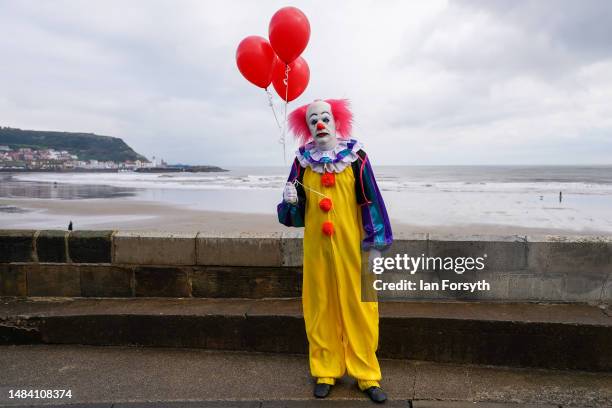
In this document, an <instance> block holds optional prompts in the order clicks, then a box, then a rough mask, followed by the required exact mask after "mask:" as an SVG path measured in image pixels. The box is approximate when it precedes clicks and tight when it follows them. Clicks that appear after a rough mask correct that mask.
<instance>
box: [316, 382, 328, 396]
mask: <svg viewBox="0 0 612 408" xmlns="http://www.w3.org/2000/svg"><path fill="white" fill-rule="evenodd" d="M331 387H332V386H331V385H329V384H317V385H315V388H314V396H315V397H317V398H325V397H327V396H328V395H329V390H331Z"/></svg>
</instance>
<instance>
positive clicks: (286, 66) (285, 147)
mask: <svg viewBox="0 0 612 408" xmlns="http://www.w3.org/2000/svg"><path fill="white" fill-rule="evenodd" d="M289 71H291V68H290V67H289V64H285V79H283V83H284V84H285V123H284V127H283V134H282V136H281V140H280V142H281V143H282V144H283V162H284V163H285V165H287V143H286V135H287V105H289V102H288V99H289Z"/></svg>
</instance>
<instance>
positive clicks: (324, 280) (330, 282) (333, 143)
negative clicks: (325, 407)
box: [277, 99, 393, 402]
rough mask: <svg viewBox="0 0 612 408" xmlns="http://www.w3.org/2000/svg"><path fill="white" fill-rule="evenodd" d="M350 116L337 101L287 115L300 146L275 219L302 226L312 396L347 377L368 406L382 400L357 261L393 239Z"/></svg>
mask: <svg viewBox="0 0 612 408" xmlns="http://www.w3.org/2000/svg"><path fill="white" fill-rule="evenodd" d="M352 117H353V115H352V113H351V111H350V110H349V106H348V101H347V100H344V99H343V100H338V99H328V100H324V101H323V100H316V101H314V102H312V103H311V104H309V105H305V106H302V107H300V108H298V109H296V110H295V111H293V112H292V113H291V115H290V117H289V126H290V128H291V130H292V132H293V134H294V135H295V136H296V138H297V139H298V140H299V142H300V146H301V147H300V148H299V149H298V150H297V152H296V158H295V160H294V162H293V166H292V168H291V172H290V174H289V179H288V182H287V184H286V185H285V189H284V191H283V202H282V203H280V204H279V205H278V208H277V210H278V219H279V221H280V222H281V223H282V224H284V225H286V226H290V227H304V259H303V289H302V304H303V309H304V321H305V324H306V334H307V337H308V343H309V360H310V372H311V374H312V376H313V377H315V378H316V385H315V389H314V394H315V396H316V397H318V398H324V397H326V396H327V395H328V394H329V391H330V389H331V387H332V386H333V385H334V384H335V381H336V379H337V378H340V377H342V376H343V375H344V374H345V373H348V374H349V375H350V376H352V377H354V378H356V379H357V383H358V385H359V388H360V389H361V390H362V391H364V392H365V393H366V394H367V395H368V396H369V397H370V398H371V399H372V400H373V401H375V402H384V401H385V400H386V398H387V397H386V395H385V393H384V392H383V390H382V389H381V388H380V384H379V381H380V379H381V372H380V367H379V365H378V360H377V358H376V349H377V347H378V303H377V302H376V301H373V302H364V301H362V291H361V277H362V258H365V259H366V261H365V262H368V259H367V258H368V257H369V262H370V263H371V262H372V259H373V258H375V257H377V256H380V252H379V251H382V250H385V249H387V248H388V247H389V246H390V245H391V243H392V241H393V235H392V232H391V225H390V224H389V218H388V216H387V211H386V209H385V204H384V202H383V200H382V197H381V195H380V191H379V189H378V186H377V184H376V180H375V179H374V173H373V172H372V167H371V165H370V161H369V159H368V156H367V155H366V153H365V152H364V151H363V149H362V145H361V143H359V142H358V141H357V140H355V139H351V138H350V136H351V128H352ZM362 252H363V254H362ZM366 252H369V255H365V253H366Z"/></svg>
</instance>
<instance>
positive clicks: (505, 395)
mask: <svg viewBox="0 0 612 408" xmlns="http://www.w3.org/2000/svg"><path fill="white" fill-rule="evenodd" d="M381 366H382V369H383V375H384V380H383V382H382V385H383V386H384V388H385V390H386V391H387V392H388V393H389V396H390V401H388V403H387V404H386V406H392V407H409V406H410V404H412V408H419V407H422V408H434V407H440V408H465V407H467V406H469V407H474V408H480V407H483V408H484V407H500V408H501V407H505V406H506V405H505V404H513V405H512V406H516V405H514V404H535V405H537V406H551V407H552V406H556V407H559V406H590V407H609V406H612V374H609V373H589V372H580V371H560V370H541V369H518V368H502V367H491V366H475V365H456V364H441V363H430V362H416V361H408V360H386V359H382V360H381ZM0 367H1V369H0V406H25V405H30V404H34V405H43V404H45V405H53V404H56V405H57V404H88V406H90V404H94V403H99V404H102V405H100V407H108V408H110V406H111V405H113V408H117V407H126V408H127V407H128V406H134V407H136V405H133V404H140V405H138V406H139V407H144V406H151V407H161V406H173V407H175V408H179V407H185V408H187V407H196V406H201V407H212V406H223V407H229V406H236V407H281V406H286V407H303V406H329V407H349V406H350V407H360V406H364V407H365V406H373V404H372V403H370V402H369V401H368V400H366V399H365V396H364V395H363V394H362V393H361V392H360V391H359V390H358V389H357V387H356V385H355V383H354V381H353V380H352V379H350V378H344V379H343V380H342V381H341V382H340V383H339V384H338V385H337V386H336V387H334V389H333V390H332V394H331V398H330V399H329V400H325V401H315V400H314V399H313V398H312V396H311V392H312V386H313V383H312V380H311V379H310V377H309V374H308V363H307V359H306V356H303V355H292V354H272V353H244V352H219V351H208V350H202V349H189V348H161V347H160V348H154V347H151V348H147V347H123V346H104V347H100V346H79V345H19V346H0ZM9 389H70V390H71V391H72V398H71V399H70V400H67V399H65V400H63V401H61V400H42V399H39V400H32V399H29V400H17V399H9V398H8V391H9ZM172 401H174V402H175V403H173V404H172V405H168V403H169V402H172ZM230 402H231V403H230ZM474 402H477V403H478V404H474ZM492 403H495V404H493V405H492ZM127 404H131V405H127ZM498 404H502V405H498ZM71 406H72V407H74V405H71Z"/></svg>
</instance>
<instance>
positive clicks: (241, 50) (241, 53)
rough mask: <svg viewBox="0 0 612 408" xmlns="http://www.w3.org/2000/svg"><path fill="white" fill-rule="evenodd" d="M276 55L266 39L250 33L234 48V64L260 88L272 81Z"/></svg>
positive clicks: (265, 86)
mask: <svg viewBox="0 0 612 408" xmlns="http://www.w3.org/2000/svg"><path fill="white" fill-rule="evenodd" d="M277 60H278V57H277V56H276V54H275V53H274V50H273V49H272V47H271V46H270V43H269V42H268V40H266V39H265V38H263V37H259V36H257V35H251V36H249V37H246V38H245V39H244V40H242V41H240V44H238V49H237V50H236V64H238V69H239V70H240V73H241V74H242V75H243V76H244V77H245V78H246V79H247V80H249V81H250V82H251V83H253V84H255V85H257V86H258V87H260V88H264V89H265V88H267V87H268V85H270V82H272V72H273V70H274V64H275V62H276V61H277Z"/></svg>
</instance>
